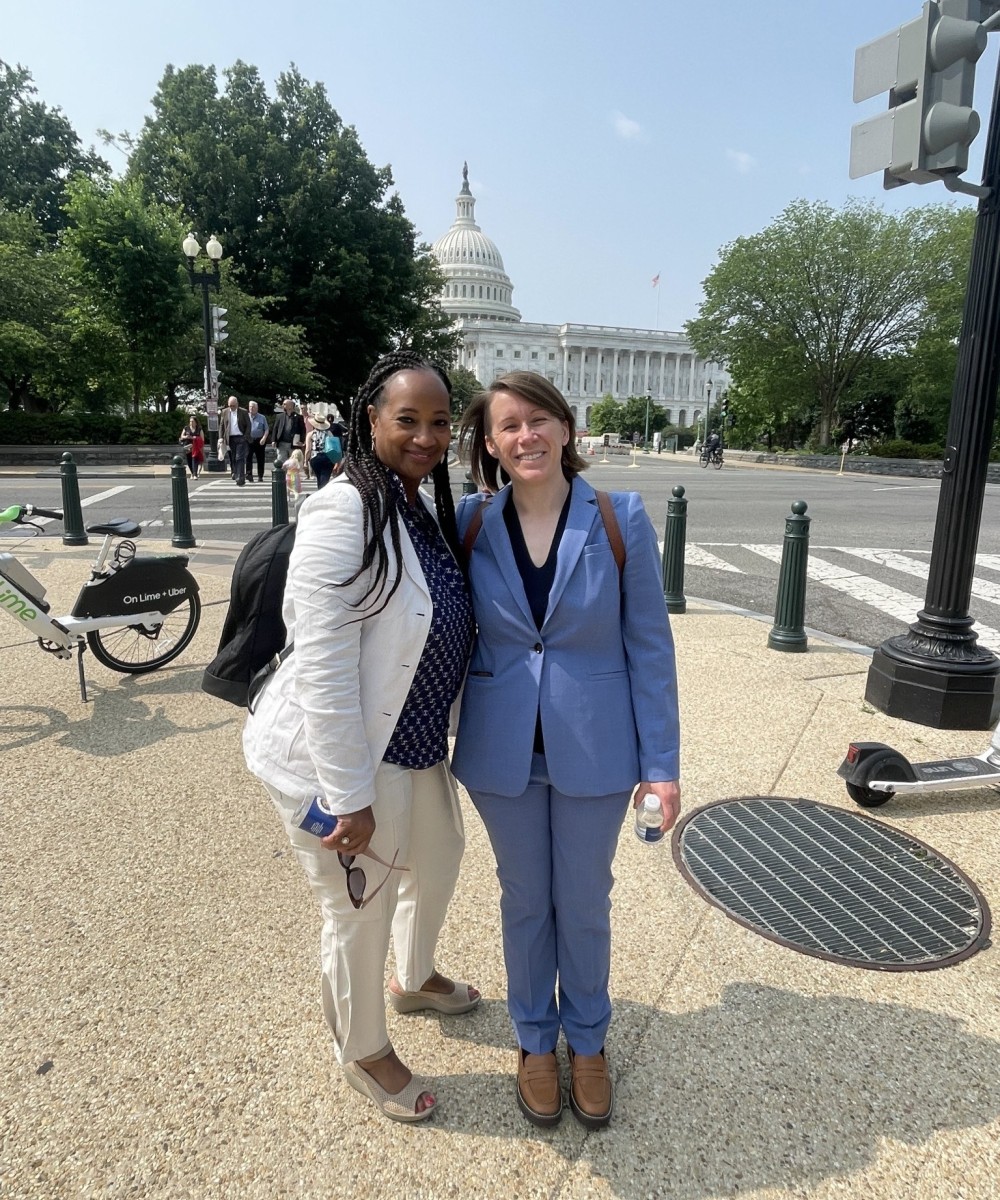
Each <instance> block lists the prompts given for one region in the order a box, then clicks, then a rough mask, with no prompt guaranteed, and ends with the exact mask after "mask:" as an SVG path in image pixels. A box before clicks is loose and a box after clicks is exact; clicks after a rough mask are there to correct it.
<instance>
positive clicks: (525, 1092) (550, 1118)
mask: <svg viewBox="0 0 1000 1200" xmlns="http://www.w3.org/2000/svg"><path fill="white" fill-rule="evenodd" d="M517 1104H518V1107H519V1108H520V1110H521V1112H523V1113H524V1115H525V1116H526V1117H527V1118H528V1120H529V1121H530V1122H531V1123H532V1125H540V1126H541V1127H542V1128H543V1129H544V1128H547V1127H548V1126H550V1125H555V1124H557V1123H558V1121H559V1118H560V1117H561V1116H562V1106H563V1100H562V1088H560V1086H559V1065H558V1063H557V1062H556V1053H555V1051H554V1050H550V1051H549V1053H548V1054H528V1053H527V1052H526V1051H525V1050H518V1052H517Z"/></svg>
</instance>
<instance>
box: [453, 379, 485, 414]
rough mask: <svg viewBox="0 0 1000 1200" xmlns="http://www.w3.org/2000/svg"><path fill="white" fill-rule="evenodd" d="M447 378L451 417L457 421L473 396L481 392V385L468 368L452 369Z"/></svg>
mask: <svg viewBox="0 0 1000 1200" xmlns="http://www.w3.org/2000/svg"><path fill="white" fill-rule="evenodd" d="M448 378H449V379H450V380H451V415H452V416H453V417H454V418H455V420H458V418H459V417H460V416H461V415H462V413H463V412H465V409H466V406H467V405H468V403H469V401H470V400H471V399H472V398H473V396H478V395H479V393H480V392H481V391H482V390H483V385H482V384H481V383H480V382H479V380H478V379H477V378H476V377H475V375H473V373H472V372H471V371H470V370H469V368H468V367H452V368H451V370H449V372H448Z"/></svg>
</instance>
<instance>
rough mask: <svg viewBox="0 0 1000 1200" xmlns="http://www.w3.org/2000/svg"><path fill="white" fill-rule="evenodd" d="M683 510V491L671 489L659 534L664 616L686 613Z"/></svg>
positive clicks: (685, 532)
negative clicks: (662, 526) (665, 609)
mask: <svg viewBox="0 0 1000 1200" xmlns="http://www.w3.org/2000/svg"><path fill="white" fill-rule="evenodd" d="M687 507H688V502H687V500H685V499H684V488H683V487H681V485H680V484H678V485H677V486H676V487H675V488H674V489H673V499H672V500H668V501H667V524H666V528H665V529H664V531H663V599H664V600H666V602H667V612H668V613H682V612H687V600H686V599H685V596H684V542H685V537H686V534H687Z"/></svg>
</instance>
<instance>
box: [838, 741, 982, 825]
mask: <svg viewBox="0 0 1000 1200" xmlns="http://www.w3.org/2000/svg"><path fill="white" fill-rule="evenodd" d="M837 774H838V775H839V776H840V777H841V779H843V780H844V782H845V783H846V784H847V794H848V795H849V796H850V797H851V799H852V800H853V801H854V802H855V803H856V804H860V805H861V807H862V808H878V806H879V805H880V804H885V803H887V802H888V801H889V800H891V799H892V798H893V796H895V795H896V794H897V793H898V794H899V795H904V794H905V795H912V794H913V793H915V792H957V791H961V790H962V789H966V788H981V787H991V786H995V785H997V784H1000V726H997V728H996V729H994V731H993V738H992V740H991V741H990V744H989V746H988V747H987V748H986V749H985V750H984V751H983V752H982V754H977V755H975V756H974V757H970V758H943V759H940V760H939V761H937V762H918V763H911V762H910V760H909V759H908V758H906V757H905V756H904V755H902V754H900V753H899V751H898V750H893V748H892V747H891V746H886V745H885V743H884V742H851V744H850V746H848V748H847V757H846V758H845V759H844V761H843V762H842V763H841V764H840V766H839V767H838V768H837Z"/></svg>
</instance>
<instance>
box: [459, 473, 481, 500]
mask: <svg viewBox="0 0 1000 1200" xmlns="http://www.w3.org/2000/svg"><path fill="white" fill-rule="evenodd" d="M478 491H479V488H477V487H476V485H475V484H474V483H473V482H472V475H471V474H470V473H469V472H468V471H466V472H465V483H463V484H462V495H463V496H474V495H475V494H476V492H478Z"/></svg>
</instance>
